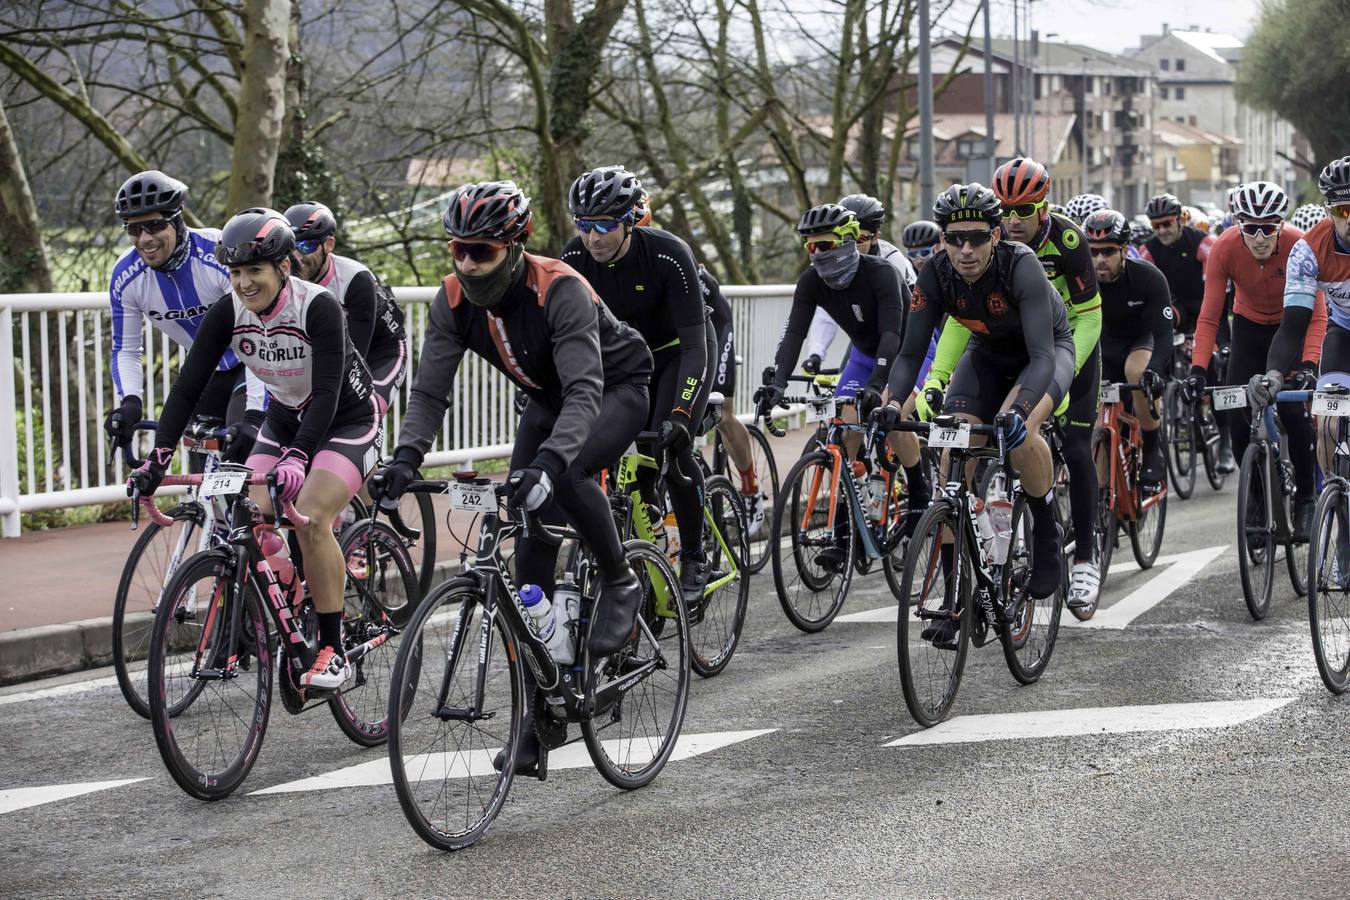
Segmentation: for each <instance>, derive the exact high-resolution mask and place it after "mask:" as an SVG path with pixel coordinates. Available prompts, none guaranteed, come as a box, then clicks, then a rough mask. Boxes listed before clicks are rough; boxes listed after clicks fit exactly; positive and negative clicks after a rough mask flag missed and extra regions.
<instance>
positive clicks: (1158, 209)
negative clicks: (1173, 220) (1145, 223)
mask: <svg viewBox="0 0 1350 900" xmlns="http://www.w3.org/2000/svg"><path fill="white" fill-rule="evenodd" d="M1144 215H1146V216H1148V217H1149V218H1150V219H1165V218H1167V217H1168V216H1180V215H1181V201H1180V200H1178V199H1177V198H1176V197H1174V196H1173V195H1171V194H1159V195H1158V196H1156V197H1153V198H1152V199H1150V200H1149V201H1148V205H1147V206H1145V207H1144Z"/></svg>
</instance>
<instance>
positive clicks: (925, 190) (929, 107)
mask: <svg viewBox="0 0 1350 900" xmlns="http://www.w3.org/2000/svg"><path fill="white" fill-rule="evenodd" d="M932 50H933V48H932V44H931V43H930V40H929V28H928V0H919V207H920V208H919V212H920V214H921V215H923V216H926V215H928V214H929V211H930V210H931V209H932V208H933V200H934V199H935V195H936V193H937V191H936V186H935V184H934V177H933V52H932Z"/></svg>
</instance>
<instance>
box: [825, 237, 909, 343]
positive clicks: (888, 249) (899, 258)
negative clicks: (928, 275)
mask: <svg viewBox="0 0 1350 900" xmlns="http://www.w3.org/2000/svg"><path fill="white" fill-rule="evenodd" d="M868 256H876V257H880V258H881V259H884V260H886V262H888V263H890V264H891V265H893V266H895V270H896V271H897V272H899V273H900V280H901V281H903V282H904V283H905V287H907V288H909V289H910V290H913V289H914V281H915V279H917V278H918V275H917V274H916V273H915V271H914V266H913V264H912V263H910V261H909V257H907V256H905V254H904V251H902V250H901V249H900V248H899V247H897V246H895V245H894V244H892V243H891V242H890V241H883V240H881V239H880V238H877V240H876V243H874V244H873V245H872V252H871V253H869V254H868ZM838 333H839V325H838V324H836V323H835V321H834V319H832V318H831V317H830V314H829V313H828V312H826V311H825V309H824V308H823V307H822V308H818V309H817V310H816V314H815V316H814V317H813V318H812V319H811V327H810V329H808V330H807V332H806V344H805V346H806V355H807V356H819V357H820V358H821V359H824V358H825V354H826V353H828V352H829V350H830V345H831V344H833V343H834V338H835V335H837V334H838Z"/></svg>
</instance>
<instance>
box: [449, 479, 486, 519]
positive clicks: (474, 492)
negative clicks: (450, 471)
mask: <svg viewBox="0 0 1350 900" xmlns="http://www.w3.org/2000/svg"><path fill="white" fill-rule="evenodd" d="M491 505H492V485H490V484H463V483H461V482H458V481H456V482H455V483H454V484H452V485H450V508H451V509H459V510H464V511H465V512H483V511H484V510H486V509H488V508H490V507H491Z"/></svg>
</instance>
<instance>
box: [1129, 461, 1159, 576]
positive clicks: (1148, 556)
mask: <svg viewBox="0 0 1350 900" xmlns="http://www.w3.org/2000/svg"><path fill="white" fill-rule="evenodd" d="M1139 454H1140V451H1139V448H1138V447H1136V448H1135V450H1134V453H1133V455H1132V456H1131V457H1130V458H1129V459H1128V461H1127V462H1126V467H1125V484H1126V488H1127V489H1128V490H1130V491H1133V492H1134V501H1135V509H1136V510H1138V513H1137V515H1136V516H1135V517H1134V519H1133V520H1131V522H1130V523H1129V531H1130V548H1131V549H1132V550H1133V551H1134V561H1135V562H1137V563H1138V564H1139V568H1140V570H1143V569H1151V568H1153V564H1154V563H1155V562H1157V560H1158V553H1159V551H1161V550H1162V542H1163V534H1164V532H1165V531H1166V529H1167V496H1168V495H1167V493H1166V492H1165V491H1163V492H1159V493H1158V494H1156V495H1154V496H1152V497H1145V496H1144V493H1143V491H1142V490H1140V488H1139V476H1140V470H1141V466H1140V457H1139Z"/></svg>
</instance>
